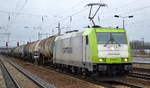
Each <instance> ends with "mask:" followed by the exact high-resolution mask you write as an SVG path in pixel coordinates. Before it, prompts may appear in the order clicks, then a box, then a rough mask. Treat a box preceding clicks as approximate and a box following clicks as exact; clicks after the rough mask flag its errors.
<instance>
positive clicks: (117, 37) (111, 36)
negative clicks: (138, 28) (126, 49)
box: [96, 32, 127, 44]
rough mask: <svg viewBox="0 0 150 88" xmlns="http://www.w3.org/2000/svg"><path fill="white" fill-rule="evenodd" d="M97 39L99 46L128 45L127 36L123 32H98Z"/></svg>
mask: <svg viewBox="0 0 150 88" xmlns="http://www.w3.org/2000/svg"><path fill="white" fill-rule="evenodd" d="M96 37H97V43H98V44H109V43H113V44H127V38H126V34H125V33H121V32H119V33H118V32H117V33H115V32H97V33H96Z"/></svg>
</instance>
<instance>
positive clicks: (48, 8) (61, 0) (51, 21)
mask: <svg viewBox="0 0 150 88" xmlns="http://www.w3.org/2000/svg"><path fill="white" fill-rule="evenodd" d="M99 1H100V0H0V33H11V35H10V41H9V45H11V46H14V45H16V42H17V41H19V42H20V43H21V44H23V43H26V42H27V41H35V40H37V39H38V32H39V33H48V34H56V33H57V32H58V31H57V29H56V27H57V23H58V22H60V23H61V28H62V33H64V32H65V31H69V30H74V29H78V30H80V31H82V30H84V27H86V26H87V25H89V24H90V22H89V20H88V12H89V8H88V7H86V6H85V5H86V4H88V3H91V2H92V3H95V2H99ZM101 1H102V2H103V3H106V4H107V5H108V6H107V7H103V8H101V9H100V11H99V13H98V15H97V16H96V17H95V22H96V23H97V24H98V25H101V26H102V27H116V26H119V27H122V19H121V18H114V17H113V16H114V15H115V14H117V15H120V16H130V15H133V16H134V18H131V19H128V18H127V19H125V28H126V30H127V33H128V35H129V39H130V40H141V38H144V40H145V41H149V42H150V40H149V37H150V1H149V0H101ZM70 16H72V22H71V23H70ZM98 16H99V18H100V21H99V20H98ZM42 17H43V18H42ZM42 19H43V20H42ZM42 37H43V38H44V37H47V36H42ZM6 41H7V36H6V35H2V34H1V35H0V46H5V42H6Z"/></svg>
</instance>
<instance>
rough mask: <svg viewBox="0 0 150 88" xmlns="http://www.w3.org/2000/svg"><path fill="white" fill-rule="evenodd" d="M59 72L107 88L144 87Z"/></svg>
mask: <svg viewBox="0 0 150 88" xmlns="http://www.w3.org/2000/svg"><path fill="white" fill-rule="evenodd" d="M47 69H51V70H55V69H54V68H51V67H48V66H47ZM57 72H60V73H63V74H66V75H70V76H73V77H75V78H79V79H81V80H84V81H88V82H90V83H94V84H97V85H101V86H103V87H106V88H143V87H142V86H139V85H135V84H131V83H128V82H121V81H118V80H112V81H100V80H99V79H93V78H92V77H83V76H82V75H75V74H72V73H68V72H62V71H59V70H57Z"/></svg>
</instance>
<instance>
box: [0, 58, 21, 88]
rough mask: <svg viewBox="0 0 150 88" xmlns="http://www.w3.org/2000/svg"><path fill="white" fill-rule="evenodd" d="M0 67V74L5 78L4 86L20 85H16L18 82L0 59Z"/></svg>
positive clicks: (16, 87) (9, 87) (12, 87)
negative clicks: (0, 72)
mask: <svg viewBox="0 0 150 88" xmlns="http://www.w3.org/2000/svg"><path fill="white" fill-rule="evenodd" d="M0 68H1V71H2V72H3V73H2V74H3V76H4V79H5V83H6V87H7V88H20V86H19V85H18V82H17V81H16V80H15V79H14V78H13V76H12V75H11V73H10V72H9V70H8V69H7V68H6V67H5V65H4V64H3V62H2V60H0Z"/></svg>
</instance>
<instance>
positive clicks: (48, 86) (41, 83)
mask: <svg viewBox="0 0 150 88" xmlns="http://www.w3.org/2000/svg"><path fill="white" fill-rule="evenodd" d="M7 62H8V63H10V64H11V65H12V66H14V67H15V68H16V69H17V70H18V71H20V72H21V73H22V74H24V75H25V76H27V77H28V78H29V79H31V80H32V81H33V82H34V83H35V84H37V85H38V86H40V87H41V88H56V87H55V86H54V85H52V84H49V83H47V82H46V81H45V80H43V79H41V78H40V77H38V76H36V75H34V74H32V73H31V72H29V71H28V70H26V69H24V68H22V67H21V66H19V65H17V64H15V63H13V62H12V61H10V60H7Z"/></svg>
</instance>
